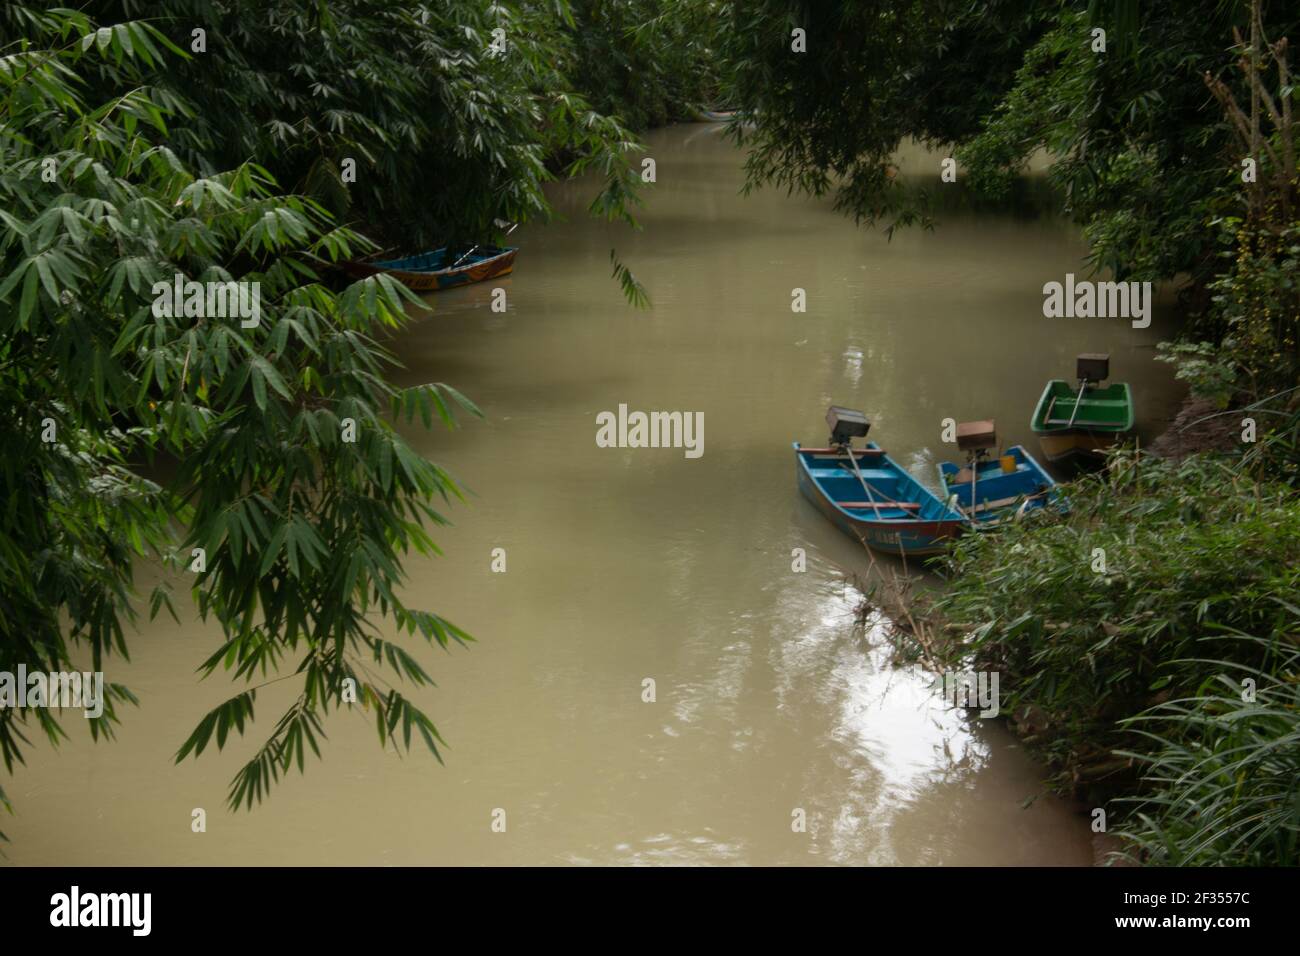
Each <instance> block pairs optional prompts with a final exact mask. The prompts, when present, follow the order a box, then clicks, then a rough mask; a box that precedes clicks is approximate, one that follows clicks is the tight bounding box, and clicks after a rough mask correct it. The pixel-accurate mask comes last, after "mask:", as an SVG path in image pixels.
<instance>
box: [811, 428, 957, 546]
mask: <svg viewBox="0 0 1300 956" xmlns="http://www.w3.org/2000/svg"><path fill="white" fill-rule="evenodd" d="M794 448H795V481H796V483H797V485H798V488H799V493H800V494H801V495H803V497H804V498H806V499H807V500H808V501H809V502H810V503H811V504H812V505H813V507H815V508H816V509H817V510H818V511H820V512H821V513H822V514H823V515H824V516H825V517H826V518H827V519H829V520H830V522H831V523H832V524H834V525H835V526H836V527H837V528H839V529H840V530H841V531H843V532H844V533H845V534H847V535H848V536H849V537H851V538H853V539H854V540H855V541H859V542H861V543H863V544H865V545H866V546H867V547H869V548H871V549H872V550H874V551H880V552H883V553H885V554H896V555H907V556H916V557H925V556H928V555H934V554H940V553H942V552H943V551H944V550H945V549H946V548H947V546H948V544H949V543H950V542H951V540H952V539H953V538H955V537H956V536H957V535H959V534H961V533H962V531H963V530H965V528H966V526H967V524H968V522H967V521H966V519H964V518H962V517H961V516H960V515H957V514H955V513H954V512H950V511H948V510H947V509H946V508H944V507H943V505H942V503H941V502H940V501H939V500H938V499H937V498H935V497H934V496H933V495H931V494H930V493H929V492H927V491H924V490H923V489H921V488H920V486H919V485H916V483H915V480H914V479H909V480H910V481H911V482H912V484H913V485H915V487H914V488H913V489H912V490H911V491H910V496H913V497H928V499H929V500H928V501H926V502H925V506H926V507H928V508H929V509H930V510H931V513H939V514H942V515H944V517H938V518H934V517H928V516H918V517H915V518H904V517H899V518H875V517H865V516H863V515H862V514H861V511H860V510H858V513H854V512H852V511H849V510H846V509H845V508H842V507H840V506H839V505H838V504H836V502H835V500H834V499H833V498H832V497H831V495H830V494H828V493H827V491H826V490H825V488H824V487H823V486H822V484H821V483H820V482H819V481H818V480H817V479H816V478H815V477H814V476H813V474H812V472H811V471H810V470H809V467H808V464H807V462H806V461H805V455H807V454H808V453H809V452H810V450H809V449H801V448H800V446H799V444H798V443H797V442H796V443H795V445H794ZM868 449H871V450H874V451H876V452H878V453H879V458H880V459H884V461H885V462H888V464H889V465H890V466H892V467H895V468H896V467H897V466H895V465H893V462H890V461H889V460H888V458H887V456H885V455H884V454H883V452H879V449H878V448H876V446H875V445H874V443H873V444H872V445H869V446H868ZM858 451H862V449H859V450H858ZM801 452H802V454H801ZM826 460H827V461H831V462H833V461H834V458H833V457H831V456H826ZM841 460H843V456H841ZM862 460H863V459H862V458H859V461H862ZM859 467H860V468H862V467H867V466H863V465H859ZM870 467H874V465H871V466H870ZM849 474H851V472H849ZM873 474H874V472H873ZM855 480H856V479H855ZM918 491H919V492H920V494H917V492H918ZM859 497H861V495H859ZM880 500H884V499H883V497H882V498H881V499H880ZM855 510H857V509H855ZM885 510H886V511H888V510H889V509H885Z"/></svg>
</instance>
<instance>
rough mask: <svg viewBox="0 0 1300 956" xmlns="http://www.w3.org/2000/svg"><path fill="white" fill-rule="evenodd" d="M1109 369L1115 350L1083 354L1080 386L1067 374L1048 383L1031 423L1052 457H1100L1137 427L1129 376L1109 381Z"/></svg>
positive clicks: (1055, 460)
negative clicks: (1134, 418) (1105, 383)
mask: <svg viewBox="0 0 1300 956" xmlns="http://www.w3.org/2000/svg"><path fill="white" fill-rule="evenodd" d="M1109 370H1110V357H1109V356H1107V355H1080V356H1079V358H1078V378H1079V387H1078V389H1077V390H1076V389H1075V388H1074V387H1073V386H1071V385H1070V383H1069V382H1066V381H1064V380H1063V379H1053V380H1052V381H1050V382H1048V383H1047V386H1046V388H1044V389H1043V394H1042V396H1041V397H1040V398H1039V399H1038V404H1037V405H1036V406H1035V408H1034V414H1033V417H1032V418H1031V419H1030V422H1029V427H1030V428H1031V429H1033V432H1034V434H1036V435H1037V436H1038V444H1039V446H1040V447H1041V448H1042V450H1043V455H1044V456H1045V457H1046V458H1047V460H1048V461H1049V462H1052V463H1055V464H1065V463H1073V464H1089V463H1096V462H1099V461H1100V460H1101V458H1102V457H1103V456H1104V454H1105V452H1106V451H1107V450H1108V449H1110V448H1112V447H1114V446H1115V444H1116V443H1118V442H1119V441H1120V440H1121V439H1122V438H1123V437H1124V435H1126V434H1127V433H1128V432H1130V431H1132V429H1133V395H1132V392H1131V391H1130V389H1129V387H1128V383H1126V382H1114V383H1112V384H1110V385H1105V386H1103V385H1102V384H1101V383H1102V382H1103V381H1105V379H1106V378H1107V377H1108V374H1109Z"/></svg>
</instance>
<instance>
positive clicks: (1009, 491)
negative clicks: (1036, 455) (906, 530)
mask: <svg viewBox="0 0 1300 956" xmlns="http://www.w3.org/2000/svg"><path fill="white" fill-rule="evenodd" d="M957 447H958V448H960V449H961V450H962V451H965V452H966V464H965V466H962V465H958V464H956V463H955V462H951V461H943V462H940V463H939V466H938V467H939V483H940V484H941V485H942V486H943V494H944V500H945V501H946V502H947V503H948V504H949V505H950V506H952V507H955V508H956V509H957V510H958V511H960V512H961V513H962V514H964V515H966V516H967V517H968V518H970V519H971V520H972V521H973V522H974V523H975V527H976V528H991V527H994V526H996V525H997V524H998V523H999V522H1000V521H1003V520H1005V519H1008V518H1016V517H1019V516H1020V515H1023V514H1024V513H1026V512H1028V511H1033V510H1037V509H1040V508H1045V507H1048V506H1049V505H1050V506H1053V507H1058V506H1060V504H1061V500H1060V492H1059V491H1058V489H1057V487H1056V482H1055V481H1054V480H1053V479H1052V476H1051V475H1049V474H1048V473H1047V471H1046V470H1045V469H1044V468H1043V466H1042V465H1040V464H1039V463H1038V462H1036V461H1035V460H1034V459H1033V456H1031V455H1030V454H1029V452H1027V451H1025V449H1024V448H1023V447H1022V446H1020V445H1012V446H1011V447H1010V448H1008V449H1007V450H1006V451H1004V452H1002V454H1001V455H998V456H997V457H993V458H990V457H988V454H989V450H990V449H992V448H996V447H997V432H996V430H995V428H994V423H993V422H991V421H983V422H963V423H962V424H960V425H958V426H957Z"/></svg>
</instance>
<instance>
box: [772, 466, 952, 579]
mask: <svg viewBox="0 0 1300 956" xmlns="http://www.w3.org/2000/svg"><path fill="white" fill-rule="evenodd" d="M852 454H853V456H854V460H856V461H857V463H858V473H855V472H854V470H853V465H852V464H850V459H849V457H848V455H849V453H848V450H847V449H846V448H844V447H838V448H835V447H832V448H803V447H801V446H800V444H799V443H798V442H795V443H794V457H795V470H796V480H797V481H798V484H799V492H800V493H801V494H802V495H803V496H804V497H805V498H807V499H808V500H809V501H810V502H812V504H813V505H814V506H815V507H816V508H817V510H818V511H820V512H821V513H822V514H824V515H825V516H826V517H827V518H829V519H830V520H831V521H832V522H834V524H835V526H836V527H838V528H839V529H840V530H841V531H844V532H845V533H846V534H848V535H849V536H850V537H852V538H855V539H857V540H860V541H862V542H863V543H864V544H866V545H868V546H869V547H871V548H874V549H875V550H877V551H884V552H887V553H889V554H902V555H927V554H937V553H939V552H940V551H942V550H943V549H944V547H945V546H946V545H947V543H948V541H949V540H950V539H952V538H954V537H956V536H957V535H958V534H960V533H961V532H962V530H963V529H964V528H966V527H967V526H968V525H969V524H970V522H968V521H967V520H966V518H965V517H964V516H963V515H962V514H961V513H960V512H957V511H953V510H952V509H950V508H948V507H947V506H946V505H945V504H944V503H943V502H942V501H940V500H939V499H938V498H936V497H935V496H934V494H933V493H932V492H930V491H928V490H927V489H926V488H925V486H923V485H922V484H921V483H920V482H919V481H917V480H916V479H915V478H913V477H912V476H911V475H910V474H908V473H907V472H906V471H905V470H904V469H903V468H902V467H901V466H899V465H898V463H897V462H895V461H894V460H893V459H892V458H890V457H889V456H888V455H887V454H885V452H884V450H883V449H881V448H880V446H879V445H877V444H876V443H875V442H868V443H867V446H866V447H865V448H854V449H852ZM859 473H860V474H861V476H862V479H861V480H859V478H858V474H859ZM864 483H865V485H866V487H863V484H864Z"/></svg>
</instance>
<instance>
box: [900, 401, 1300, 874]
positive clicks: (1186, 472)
mask: <svg viewBox="0 0 1300 956" xmlns="http://www.w3.org/2000/svg"><path fill="white" fill-rule="evenodd" d="M1292 427H1293V428H1295V427H1297V425H1296V423H1293V425H1292ZM1280 451H1281V449H1279V448H1274V449H1273V453H1274V454H1277V453H1279V452H1280ZM1069 495H1070V498H1069V500H1070V510H1069V512H1068V513H1066V514H1062V515H1058V514H1054V513H1050V512H1042V513H1040V514H1038V515H1036V516H1035V517H1036V519H1037V520H1032V521H1026V522H1023V523H1019V524H1014V525H1011V526H1010V527H1007V528H1005V529H1002V530H1000V531H999V532H998V533H997V534H995V535H970V536H967V537H966V538H965V539H964V540H963V541H961V542H960V543H959V544H958V545H957V546H956V548H955V549H954V552H953V554H952V555H951V558H950V561H949V570H950V572H951V573H952V581H951V586H950V587H949V588H948V589H946V591H945V593H944V594H943V595H942V596H940V597H939V598H938V599H937V600H936V601H935V602H934V603H933V604H931V605H929V606H928V607H927V609H926V616H925V618H924V619H925V620H926V621H927V623H928V625H929V626H928V628H927V629H926V630H925V631H923V633H924V634H929V635H931V636H930V639H928V640H927V641H926V644H927V650H928V651H929V652H930V653H931V654H933V655H936V656H937V657H938V658H939V659H940V662H941V666H947V667H954V668H961V669H965V668H969V669H973V670H985V671H997V672H998V673H999V674H1000V675H1001V676H1000V691H1001V695H1002V698H1001V706H1002V708H1003V710H1004V712H1005V713H1006V714H1008V715H1009V717H1010V720H1011V722H1012V725H1013V726H1014V727H1015V729H1016V730H1017V731H1018V732H1019V733H1020V734H1021V736H1022V737H1023V738H1024V740H1025V741H1026V743H1027V744H1028V745H1030V746H1031V747H1032V748H1033V749H1034V750H1035V751H1036V752H1037V753H1038V754H1039V755H1040V756H1042V757H1043V758H1044V759H1046V760H1047V762H1048V764H1049V766H1050V767H1051V768H1052V771H1053V777H1052V782H1053V784H1054V785H1055V786H1056V788H1057V789H1059V790H1062V791H1064V792H1067V793H1070V794H1074V795H1077V796H1079V797H1080V798H1082V799H1085V800H1086V801H1088V806H1095V807H1103V808H1105V809H1106V810H1107V812H1108V815H1109V816H1110V819H1111V821H1112V822H1113V821H1115V820H1124V821H1125V829H1124V831H1123V832H1125V833H1127V834H1128V835H1130V836H1131V837H1133V839H1134V840H1135V841H1137V845H1139V846H1141V847H1142V848H1143V849H1144V850H1145V851H1146V853H1147V858H1148V860H1150V861H1153V862H1164V863H1204V862H1218V863H1240V864H1246V863H1251V864H1262V863H1283V862H1295V860H1296V853H1297V851H1298V850H1300V842H1298V841H1300V808H1298V807H1297V804H1296V787H1297V786H1298V785H1300V783H1298V781H1300V777H1298V776H1297V770H1298V769H1300V669H1298V665H1300V602H1297V600H1296V596H1297V594H1300V507H1298V506H1297V499H1296V490H1295V488H1294V487H1292V486H1290V485H1288V484H1286V483H1284V482H1279V481H1277V480H1275V479H1273V478H1271V477H1263V478H1260V479H1256V478H1253V477H1252V476H1250V475H1249V474H1247V473H1245V472H1244V471H1243V470H1242V468H1241V466H1240V465H1239V463H1236V462H1233V461H1231V460H1225V459H1201V458H1192V459H1188V460H1187V461H1185V462H1183V463H1181V464H1179V463H1173V462H1168V461H1159V460H1152V459H1147V458H1138V457H1136V456H1133V455H1120V456H1118V457H1116V458H1115V459H1113V461H1112V464H1111V467H1110V468H1109V469H1108V471H1107V472H1106V473H1105V474H1104V475H1102V476H1093V477H1089V478H1085V479H1082V480H1080V481H1077V482H1075V483H1074V484H1073V485H1072V486H1071V487H1070V490H1069ZM914 613H919V612H914ZM1247 677H1250V678H1253V680H1254V682H1255V691H1256V693H1255V695H1254V696H1253V697H1252V696H1250V695H1245V696H1243V680H1244V679H1245V678H1247ZM1144 776H1145V777H1146V779H1145V780H1144V779H1143V777H1144ZM1211 793H1214V794H1215V796H1214V797H1213V799H1211V797H1210V796H1209V794H1211ZM1134 803H1136V804H1137V810H1138V812H1137V813H1134V812H1133V811H1134V807H1133V806H1132V805H1133V804H1134Z"/></svg>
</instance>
